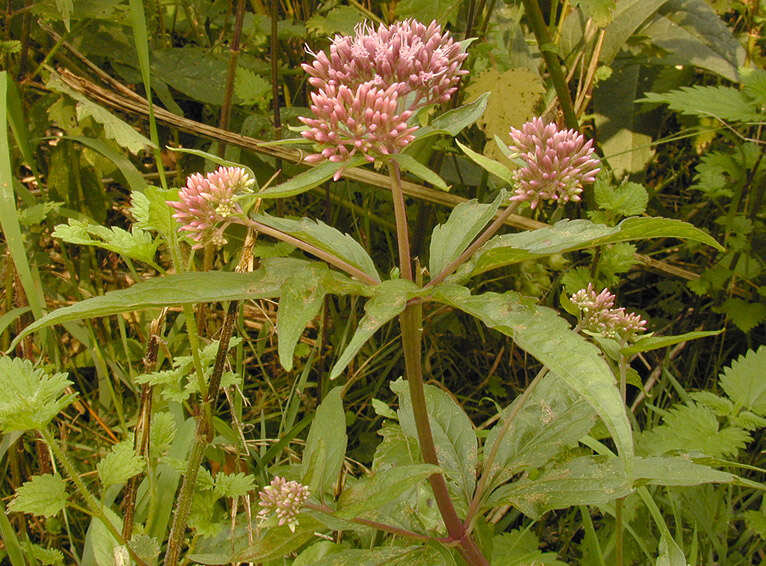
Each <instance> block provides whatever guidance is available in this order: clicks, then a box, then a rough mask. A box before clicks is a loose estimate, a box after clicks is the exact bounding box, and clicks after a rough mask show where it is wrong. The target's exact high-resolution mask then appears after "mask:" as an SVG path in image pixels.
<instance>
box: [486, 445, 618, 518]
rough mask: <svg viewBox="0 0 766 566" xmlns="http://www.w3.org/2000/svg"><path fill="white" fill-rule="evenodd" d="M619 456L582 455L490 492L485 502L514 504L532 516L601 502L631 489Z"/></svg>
mask: <svg viewBox="0 0 766 566" xmlns="http://www.w3.org/2000/svg"><path fill="white" fill-rule="evenodd" d="M624 466H625V464H624V462H623V460H622V459H620V458H615V457H603V456H584V457H581V458H575V459H574V460H570V461H569V462H566V463H563V464H558V465H556V466H554V467H552V468H550V469H547V470H545V471H544V472H543V473H542V474H540V476H538V477H537V478H536V479H534V480H533V479H530V478H528V477H525V478H522V479H520V480H518V481H516V482H513V483H510V484H506V485H503V486H501V487H499V488H498V489H496V490H495V491H494V492H493V493H492V495H490V498H489V501H488V502H487V505H488V506H489V507H495V506H498V505H513V506H515V507H516V508H517V509H519V510H520V511H521V512H522V513H524V514H525V515H527V516H528V517H530V518H532V519H537V518H539V517H540V516H541V515H543V514H544V513H545V512H547V511H550V510H551V509H565V508H567V507H571V506H573V505H604V504H606V503H610V502H612V501H614V500H615V499H618V498H620V497H624V496H626V495H628V494H629V493H630V492H631V485H630V479H629V477H628V475H627V474H626V473H625V467H624Z"/></svg>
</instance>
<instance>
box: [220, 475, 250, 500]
mask: <svg viewBox="0 0 766 566" xmlns="http://www.w3.org/2000/svg"><path fill="white" fill-rule="evenodd" d="M253 490H255V477H254V476H253V475H252V474H244V473H242V472H237V473H235V474H225V473H223V472H218V473H217V474H216V475H215V487H214V488H213V492H214V493H215V494H216V496H218V497H242V496H244V495H247V494H248V493H249V492H251V491H253Z"/></svg>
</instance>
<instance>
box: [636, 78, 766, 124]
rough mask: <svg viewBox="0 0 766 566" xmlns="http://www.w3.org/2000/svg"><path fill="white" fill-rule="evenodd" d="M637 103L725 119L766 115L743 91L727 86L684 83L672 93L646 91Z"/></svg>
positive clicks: (735, 120)
mask: <svg viewBox="0 0 766 566" xmlns="http://www.w3.org/2000/svg"><path fill="white" fill-rule="evenodd" d="M636 102H649V103H659V104H667V105H668V108H670V109H671V110H675V111H676V112H679V113H681V114H686V115H691V116H710V117H713V118H718V119H719V120H723V121H731V122H750V121H759V120H763V119H764V118H766V115H764V114H762V113H760V112H757V111H756V109H755V107H754V105H753V102H752V101H751V100H750V98H748V96H747V95H746V94H745V93H744V92H742V91H741V90H737V89H736V88H733V87H727V86H701V85H695V86H684V87H681V88H680V89H678V90H671V91H670V92H664V93H661V94H660V93H656V92H647V93H646V95H645V97H644V98H640V99H638V100H637V101H636Z"/></svg>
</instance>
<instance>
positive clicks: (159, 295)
mask: <svg viewBox="0 0 766 566" xmlns="http://www.w3.org/2000/svg"><path fill="white" fill-rule="evenodd" d="M301 273H303V274H304V275H305V276H306V277H312V278H319V277H323V276H324V277H328V278H329V279H328V281H329V283H328V285H329V284H331V285H332V289H333V294H338V295H345V294H349V293H353V294H357V295H367V294H369V287H368V286H367V285H364V284H362V283H357V282H355V281H353V280H351V279H350V278H348V277H346V276H345V275H343V274H341V273H337V272H334V271H330V269H329V268H328V267H327V266H326V265H325V264H323V263H318V262H312V261H306V260H301V259H297V258H279V257H275V258H268V259H265V260H263V262H262V263H261V267H260V268H259V269H258V270H256V271H254V272H252V273H228V272H216V271H206V272H202V273H179V274H173V275H166V276H164V277H155V278H153V279H149V280H147V281H142V282H141V283H136V284H135V285H133V286H132V287H130V288H128V289H120V290H118V291H110V292H108V293H106V294H105V295H102V296H99V297H93V298H91V299H86V300H84V301H80V302H79V303H75V304H74V305H71V306H68V307H63V308H60V309H57V310H55V311H53V312H51V313H50V314H48V315H46V316H45V317H43V318H42V319H40V320H38V321H36V322H34V323H32V324H30V325H29V326H27V327H26V328H25V329H24V330H23V332H22V333H21V334H19V336H17V337H16V338H15V340H14V342H13V343H12V344H11V348H14V347H15V345H16V344H17V343H18V341H19V340H21V339H22V338H23V337H24V336H26V335H27V334H29V333H31V332H35V331H37V330H40V329H41V328H46V327H48V326H52V325H54V324H61V323H62V322H68V321H71V320H83V319H87V318H96V317H100V316H109V315H113V314H119V313H122V312H130V311H136V310H143V309H148V308H164V307H166V306H168V305H185V304H195V303H217V302H225V301H239V300H248V299H266V298H275V297H279V296H280V295H281V294H282V291H283V286H284V284H285V281H287V280H288V279H289V278H290V277H293V276H295V275H299V274H301Z"/></svg>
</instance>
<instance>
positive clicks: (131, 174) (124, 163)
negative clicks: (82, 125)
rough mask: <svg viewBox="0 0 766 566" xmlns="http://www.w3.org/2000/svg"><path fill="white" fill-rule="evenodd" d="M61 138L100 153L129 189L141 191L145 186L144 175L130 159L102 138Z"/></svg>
mask: <svg viewBox="0 0 766 566" xmlns="http://www.w3.org/2000/svg"><path fill="white" fill-rule="evenodd" d="M62 139H66V140H72V141H76V142H77V143H80V144H82V145H84V146H86V147H89V148H91V149H92V150H94V151H97V152H99V153H100V154H101V155H103V156H104V157H106V158H107V159H109V160H110V161H111V162H112V163H114V164H115V165H116V166H117V168H118V169H119V170H120V173H122V175H123V177H125V180H126V181H127V182H128V185H129V186H130V189H131V190H133V191H142V190H144V189H145V188H146V186H147V183H146V179H144V176H143V175H141V172H140V171H139V170H138V169H137V168H136V166H135V165H133V163H131V161H130V159H128V158H127V157H125V155H123V154H122V153H120V152H118V151H115V150H114V149H112V147H110V146H109V145H108V144H107V143H105V142H104V141H103V140H99V139H95V138H89V137H86V136H64V137H63V138H62Z"/></svg>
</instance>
